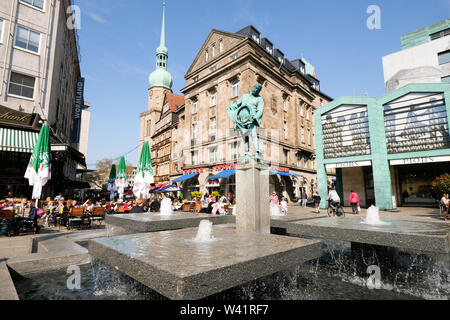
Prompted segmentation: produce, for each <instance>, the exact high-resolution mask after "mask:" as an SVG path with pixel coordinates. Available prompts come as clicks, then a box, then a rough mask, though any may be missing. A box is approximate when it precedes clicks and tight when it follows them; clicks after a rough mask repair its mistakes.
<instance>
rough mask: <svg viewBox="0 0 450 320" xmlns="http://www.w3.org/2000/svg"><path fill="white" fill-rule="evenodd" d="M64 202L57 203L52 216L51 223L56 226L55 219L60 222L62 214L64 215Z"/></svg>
mask: <svg viewBox="0 0 450 320" xmlns="http://www.w3.org/2000/svg"><path fill="white" fill-rule="evenodd" d="M64 209H65V206H64V202H63V201H59V202H58V205H57V206H56V209H55V213H54V214H53V223H54V225H55V226H56V222H57V218H58V217H59V218H60V221H61V220H62V217H63V214H64Z"/></svg>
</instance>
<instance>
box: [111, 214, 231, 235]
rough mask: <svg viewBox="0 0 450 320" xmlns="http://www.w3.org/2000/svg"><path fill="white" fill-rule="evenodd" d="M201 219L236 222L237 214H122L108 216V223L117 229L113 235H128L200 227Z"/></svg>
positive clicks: (214, 222)
mask: <svg viewBox="0 0 450 320" xmlns="http://www.w3.org/2000/svg"><path fill="white" fill-rule="evenodd" d="M201 220H209V221H211V222H212V223H213V224H227V223H235V222H236V217H235V216H216V215H210V214H196V213H182V214H173V215H166V216H164V215H160V214H142V213H137V214H121V215H110V216H107V217H106V220H105V221H106V224H107V225H108V226H112V227H113V228H115V229H116V231H113V232H112V233H113V234H112V235H126V234H134V233H143V232H157V231H166V230H177V229H184V228H194V227H198V225H199V224H200V221H201Z"/></svg>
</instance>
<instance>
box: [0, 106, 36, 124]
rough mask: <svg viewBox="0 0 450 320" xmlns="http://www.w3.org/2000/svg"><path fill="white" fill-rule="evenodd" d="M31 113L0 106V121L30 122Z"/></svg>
mask: <svg viewBox="0 0 450 320" xmlns="http://www.w3.org/2000/svg"><path fill="white" fill-rule="evenodd" d="M31 116H32V115H31V114H27V113H23V112H18V111H15V110H12V109H9V108H6V107H3V106H0V121H6V122H17V123H20V124H27V125H29V124H30V120H31Z"/></svg>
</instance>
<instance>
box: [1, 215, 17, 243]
mask: <svg viewBox="0 0 450 320" xmlns="http://www.w3.org/2000/svg"><path fill="white" fill-rule="evenodd" d="M14 217H15V213H14V209H1V210H0V233H1V234H3V235H6V236H8V237H11V236H13V235H14V234H16V230H14Z"/></svg>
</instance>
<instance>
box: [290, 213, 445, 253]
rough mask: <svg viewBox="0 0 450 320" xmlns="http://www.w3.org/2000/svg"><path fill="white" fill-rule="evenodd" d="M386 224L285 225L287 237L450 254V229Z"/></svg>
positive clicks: (348, 221) (318, 222) (421, 224)
mask: <svg viewBox="0 0 450 320" xmlns="http://www.w3.org/2000/svg"><path fill="white" fill-rule="evenodd" d="M385 222H386V223H388V224H387V225H380V226H373V225H366V224H362V223H361V221H360V220H359V219H342V218H331V219H330V218H328V219H313V220H302V221H295V222H290V223H286V232H287V233H288V234H292V235H296V236H303V237H305V236H306V237H312V238H315V239H333V240H341V241H350V242H358V243H365V244H372V245H379V246H388V247H396V248H401V249H411V250H414V251H422V252H432V253H438V254H448V253H449V251H450V250H449V248H450V245H449V233H450V226H448V225H444V224H437V223H426V222H413V221H400V220H390V219H385Z"/></svg>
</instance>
